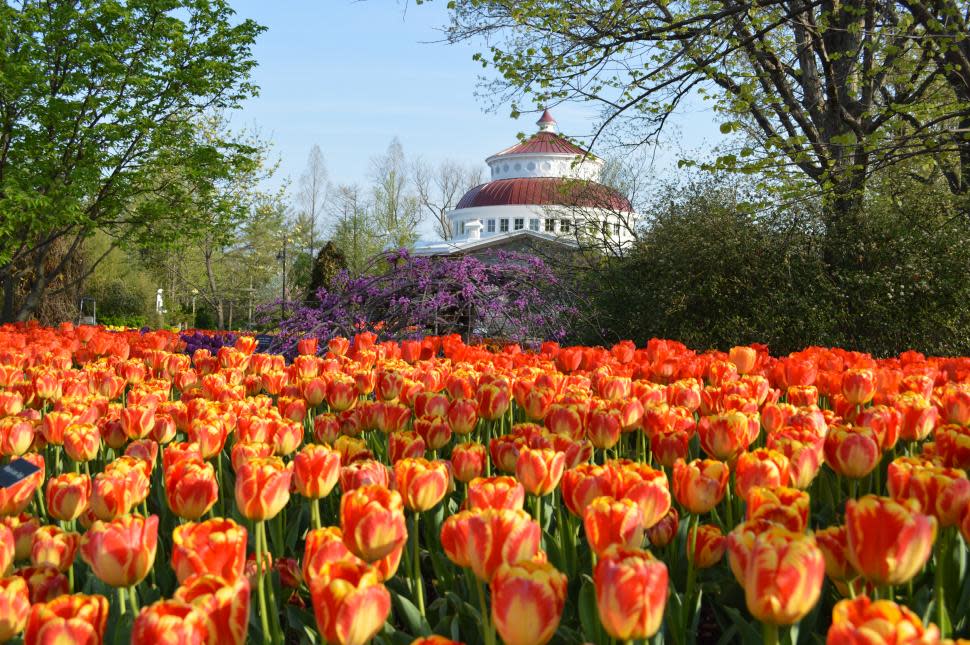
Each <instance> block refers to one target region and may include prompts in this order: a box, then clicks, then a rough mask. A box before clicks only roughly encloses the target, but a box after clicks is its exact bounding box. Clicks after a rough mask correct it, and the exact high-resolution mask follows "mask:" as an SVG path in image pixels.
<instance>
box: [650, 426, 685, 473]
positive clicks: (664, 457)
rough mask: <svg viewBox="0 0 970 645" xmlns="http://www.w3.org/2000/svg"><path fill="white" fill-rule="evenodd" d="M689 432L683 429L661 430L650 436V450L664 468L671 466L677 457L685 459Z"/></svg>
mask: <svg viewBox="0 0 970 645" xmlns="http://www.w3.org/2000/svg"><path fill="white" fill-rule="evenodd" d="M689 445H690V433H688V432H686V431H684V430H677V429H673V430H669V431H666V430H665V431H661V432H657V433H656V434H654V435H653V436H652V437H650V452H652V453H653V455H654V457H656V458H657V461H658V462H659V463H660V465H661V466H663V467H664V468H673V467H674V463H675V462H676V461H677V460H678V459H686V458H687V454H688V447H689Z"/></svg>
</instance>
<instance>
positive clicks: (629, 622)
mask: <svg viewBox="0 0 970 645" xmlns="http://www.w3.org/2000/svg"><path fill="white" fill-rule="evenodd" d="M593 583H594V586H595V589H596V607H597V609H598V611H599V616H600V622H601V623H602V624H603V628H604V629H605V630H606V633H608V634H609V635H610V636H611V637H613V638H615V639H617V640H620V641H631V640H638V639H647V638H650V637H652V636H653V635H654V634H656V633H657V631H659V629H660V625H661V623H662V622H663V615H664V607H665V606H666V604H667V594H668V591H669V590H668V587H667V567H666V565H664V563H663V562H660V561H658V560H655V559H654V558H653V556H651V555H650V554H649V553H648V552H646V551H637V550H628V549H614V550H613V551H611V552H609V553H607V554H606V555H605V556H604V557H602V558H600V560H599V561H598V562H597V563H596V568H595V569H594V571H593Z"/></svg>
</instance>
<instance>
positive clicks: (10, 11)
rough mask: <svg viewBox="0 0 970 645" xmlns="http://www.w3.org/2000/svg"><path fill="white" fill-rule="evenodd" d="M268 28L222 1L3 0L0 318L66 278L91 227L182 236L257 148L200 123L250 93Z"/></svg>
mask: <svg viewBox="0 0 970 645" xmlns="http://www.w3.org/2000/svg"><path fill="white" fill-rule="evenodd" d="M261 31H262V27H260V26H259V25H257V24H256V23H254V22H253V21H251V20H241V21H239V20H235V19H234V17H233V11H232V9H231V8H230V6H229V3H228V2H226V1H225V0H208V1H206V2H197V1H194V0H128V1H125V2H121V1H108V2H104V1H95V0H83V1H81V2H63V1H54V2H36V1H33V0H21V1H20V2H11V1H9V0H8V1H6V2H3V3H0V286H2V289H3V305H2V309H0V321H5V320H23V319H26V318H28V317H29V316H30V315H31V314H32V312H34V311H35V310H36V308H37V306H38V303H39V302H40V301H41V298H42V297H43V296H45V295H48V294H49V293H50V292H51V291H52V290H56V289H63V288H65V287H66V286H67V285H65V284H64V280H63V279H62V278H63V273H64V271H65V268H66V267H68V266H69V265H70V264H71V262H72V261H74V259H75V258H76V257H77V255H78V254H79V252H80V250H81V248H82V245H83V243H84V241H85V240H87V239H89V238H90V237H91V236H92V235H94V234H95V233H96V232H100V233H102V234H104V235H105V236H107V238H108V239H110V240H111V241H112V244H111V245H109V249H110V248H112V247H113V246H114V245H116V244H118V243H121V242H139V241H144V240H145V239H149V238H150V239H151V241H152V243H153V244H159V243H163V242H164V241H165V240H166V239H172V238H174V237H177V236H179V235H182V234H184V230H185V228H184V227H185V226H186V224H187V222H186V219H187V218H191V217H192V215H193V212H198V211H196V210H195V209H192V208H187V205H189V204H192V203H197V200H198V198H199V196H200V194H202V193H206V192H207V191H212V190H214V184H216V183H217V182H218V181H220V180H228V179H229V178H231V177H232V176H233V175H234V173H235V172H236V171H237V170H238V169H239V167H240V164H241V163H245V162H246V159H247V158H248V157H249V156H250V155H251V154H252V153H253V151H252V150H250V149H248V148H247V147H245V146H240V145H238V142H233V141H231V140H226V139H223V138H219V137H211V136H209V137H207V136H200V128H201V127H202V126H201V124H202V121H201V117H203V116H204V115H206V114H208V113H211V112H213V111H219V110H222V109H228V108H232V107H235V106H237V105H238V104H239V101H240V100H242V99H244V98H246V97H248V96H252V95H253V94H254V93H255V91H256V88H255V87H254V86H253V85H252V84H251V83H250V81H249V73H250V71H251V69H252V68H253V66H254V65H255V60H254V59H253V57H252V52H251V48H252V46H253V43H254V42H255V39H256V37H257V36H258V34H259V33H260V32H261ZM92 264H93V265H94V266H96V262H94V263H92ZM81 279H83V276H81Z"/></svg>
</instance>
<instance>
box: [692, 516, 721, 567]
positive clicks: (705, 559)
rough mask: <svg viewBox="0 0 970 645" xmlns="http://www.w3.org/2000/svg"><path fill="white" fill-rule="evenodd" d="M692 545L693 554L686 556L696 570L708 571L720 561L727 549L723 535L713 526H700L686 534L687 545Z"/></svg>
mask: <svg viewBox="0 0 970 645" xmlns="http://www.w3.org/2000/svg"><path fill="white" fill-rule="evenodd" d="M691 542H693V543H694V553H693V554H691V553H688V554H687V556H688V557H689V558H690V559H691V560H692V561H693V562H694V566H695V567H697V568H698V569H709V568H711V567H713V566H714V565H715V564H717V563H718V562H720V561H721V558H723V557H724V550H725V549H726V548H727V544H726V542H725V538H724V534H723V533H721V529H720V528H718V527H717V526H716V525H714V524H701V525H699V526H698V527H697V530H696V532H695V531H689V532H688V534H687V544H688V545H689V544H690V543H691ZM688 548H689V547H688Z"/></svg>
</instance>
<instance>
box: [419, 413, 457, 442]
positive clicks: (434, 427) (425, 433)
mask: <svg viewBox="0 0 970 645" xmlns="http://www.w3.org/2000/svg"><path fill="white" fill-rule="evenodd" d="M414 430H415V432H417V433H418V434H419V435H420V436H421V438H422V439H424V443H425V445H426V446H427V447H428V449H429V450H438V449H440V448H442V447H444V446H445V445H447V444H448V442H449V441H451V426H449V425H448V422H447V421H445V420H444V419H443V418H442V417H431V416H425V417H421V418H419V419H416V420H415V421H414Z"/></svg>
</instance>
